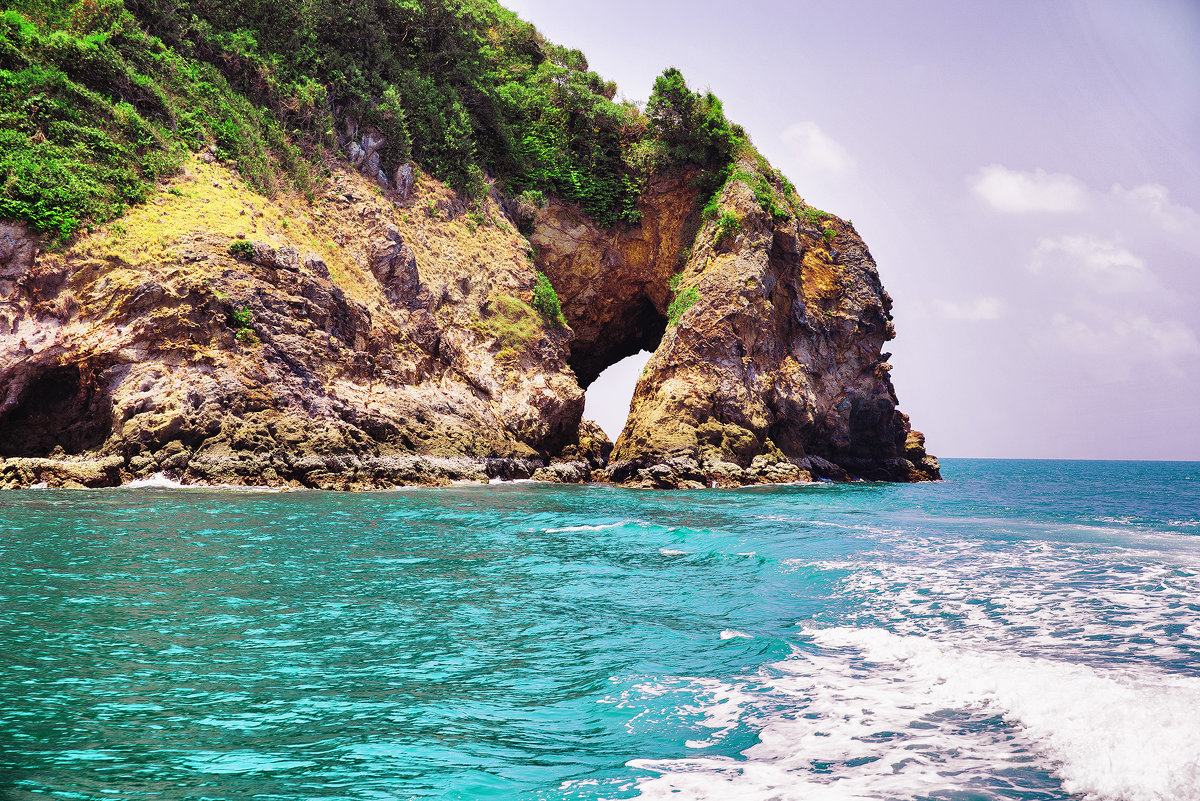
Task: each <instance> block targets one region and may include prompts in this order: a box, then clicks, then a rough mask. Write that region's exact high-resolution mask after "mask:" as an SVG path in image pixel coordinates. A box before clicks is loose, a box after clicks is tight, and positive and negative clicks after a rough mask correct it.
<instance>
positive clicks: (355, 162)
mask: <svg viewBox="0 0 1200 801" xmlns="http://www.w3.org/2000/svg"><path fill="white" fill-rule="evenodd" d="M346 158H348V159H349V160H350V164H351V165H352V166H353V167H355V168H356V169H357V168H359V167H362V165H363V162H364V161H366V159H367V151H365V150H363V148H362V145H360V144H359V143H358V142H351V143H350V149H349V150H348V151H347V152H346Z"/></svg>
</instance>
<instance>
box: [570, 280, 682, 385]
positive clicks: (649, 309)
mask: <svg viewBox="0 0 1200 801" xmlns="http://www.w3.org/2000/svg"><path fill="white" fill-rule="evenodd" d="M568 316H569V315H568ZM666 330H667V318H666V317H665V316H664V315H663V314H661V313H660V312H659V311H658V309H657V308H655V306H654V303H653V302H651V300H650V298H648V297H646V296H645V295H640V296H639V297H637V298H636V299H635V300H634V301H633V302H632V303H630V304H629V305H628V306H626V307H625V308H623V309H621V310H620V311H619V312H618V313H617V315H616V316H615V317H614V319H613V320H612V321H611V322H610V323H609V324H608V325H606V326H605V327H604V328H603V330H602V331H601V332H600V333H599V335H597V336H595V337H593V338H592V339H591V340H587V339H576V340H575V341H574V342H572V343H571V358H570V359H569V360H568V363H569V364H570V365H571V369H572V370H574V371H575V377H576V378H577V379H578V380H579V386H581V387H583V388H584V389H585V390H586V389H587V388H588V387H590V386H591V385H592V382H594V381H595V380H596V378H597V377H599V375H600V374H601V373H602V372H604V371H605V370H607V369H608V368H609V367H611V366H613V365H614V364H616V363H617V362H619V361H621V360H622V359H625V358H627V357H629V356H633V355H634V354H637V353H640V352H641V351H644V350H647V351H650V352H651V353H653V352H654V351H655V350H656V349H657V348H658V345H659V343H660V342H662V338H663V334H664V333H666Z"/></svg>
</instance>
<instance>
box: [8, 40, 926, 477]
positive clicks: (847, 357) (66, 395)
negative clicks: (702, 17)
mask: <svg viewBox="0 0 1200 801" xmlns="http://www.w3.org/2000/svg"><path fill="white" fill-rule="evenodd" d="M504 19H505V20H508V18H504ZM508 21H509V22H511V20H508ZM10 22H11V21H10ZM521 24H522V25H524V23H521ZM528 27H529V28H530V29H532V26H528ZM522 30H524V29H522ZM10 34H11V31H10ZM114 37H115V34H114ZM11 38H12V37H11V36H10V39H11ZM536 44H537V52H536V53H535V55H533V56H531V57H530V58H531V59H532V61H533V62H535V66H539V65H542V64H545V63H549V64H550V65H551V66H553V67H554V69H555V70H557V71H560V72H561V71H566V72H569V73H571V74H572V75H582V76H585V77H586V76H591V75H593V74H591V73H587V72H586V62H584V63H583V64H582V65H580V64H570V63H567V64H566V65H565V66H564V65H563V64H560V63H559V62H564V61H565V62H569V61H570V59H569V58H564V57H563V56H562V53H561V52H560V51H561V50H562V49H561V48H558V49H557V50H556V49H554V46H552V45H549V44H548V43H544V42H542V40H540V37H539V38H538V39H537V40H536ZM120 46H122V45H120V43H119V42H118V43H117V44H114V45H113V47H116V48H118V49H119V47H120ZM123 46H125V47H133V45H129V44H128V43H125V44H124V45H123ZM26 50H27V51H28V52H29V53H32V54H33V55H32V56H29V57H27V61H30V62H32V61H34V60H36V58H37V57H41V58H43V59H48V58H50V56H47V55H46V52H45V51H44V49H43V50H39V49H38V48H37V47H35V46H32V45H29V46H27V48H26ZM567 52H574V51H567ZM23 57H24V56H23ZM7 58H9V60H10V61H11V60H13V59H14V58H15V57H13V56H11V54H10V55H9V56H7ZM539 59H540V60H539ZM555 59H557V61H555ZM3 66H5V67H9V68H12V67H16V66H19V65H16V64H8V63H4V64H3ZM225 68H227V70H231V71H233V72H235V73H236V71H237V70H238V69H245V65H244V64H243V65H241V66H237V65H232V66H231V65H230V64H226V65H225ZM539 68H540V66H539ZM61 69H63V70H65V71H66V73H67V74H70V69H69V65H62V66H61ZM7 74H10V75H14V74H18V73H17V72H16V71H15V70H14V69H9V70H8V73H7ZM20 74H24V73H20ZM72 77H76V76H72ZM84 77H86V76H80V80H83V78H84ZM231 77H236V76H231ZM588 80H590V78H589V79H588ZM591 83H592V84H595V83H596V81H591ZM230 85H233V86H237V85H239V84H237V83H236V82H234V81H230ZM589 85H591V84H589ZM110 88H111V87H110ZM593 89H594V90H595V91H594V92H593V95H592V99H593V100H594V101H595V102H596V103H597V104H600V103H608V104H610V105H613V106H616V105H617V104H614V103H612V100H611V98H612V91H614V90H613V89H610V88H609V87H607V86H605V85H603V84H602V83H600V84H598V85H596V86H594V87H593ZM230 91H232V90H230ZM589 91H591V90H589ZM246 94H252V93H250V92H248V91H247V92H246ZM322 97H323V98H324V100H323V105H321V108H320V113H321V114H323V115H324V117H323V119H325V118H327V120H328V123H329V130H328V131H326V132H325V134H324V136H325V137H326V139H327V140H328V141H327V142H326V146H324V147H323V148H322V147H316V146H311V145H312V143H311V142H310V143H309V144H310V147H309V148H308V149H307V150H306V153H307V158H308V161H307V162H306V163H307V164H308V165H309V167H308V168H306V169H307V173H306V174H305V176H304V179H303V180H302V181H296V180H293V181H290V182H289V181H287V180H284V179H283V178H286V176H283V178H281V179H280V180H277V181H273V182H270V186H269V187H268V188H267V189H264V186H263V180H262V175H260V174H259V172H261V170H262V169H271V167H270V163H269V158H268V163H267V166H266V167H263V166H262V165H261V164H259V163H258V162H253V163H251V159H249V158H248V157H247V156H246V155H245V154H243V155H242V157H241V158H238V157H237V156H236V155H234V154H233V153H231V152H230V148H229V147H228V146H226V147H222V146H220V145H219V144H218V143H217V140H218V139H219V138H220V136H221V135H222V134H221V132H220V131H219V130H218V131H217V132H216V133H215V134H214V133H213V132H212V131H211V130H207V129H203V128H198V129H197V130H196V131H194V132H193V133H191V134H189V136H190V138H189V139H188V141H187V149H186V150H182V149H179V148H176V149H175V150H173V151H171V152H173V153H176V155H177V158H176V160H175V161H173V162H172V163H171V165H170V168H169V169H163V170H161V171H160V173H159V174H156V175H148V174H146V173H143V174H141V176H140V178H141V180H143V181H144V182H145V192H144V197H141V198H140V199H138V201H137V202H131V203H128V204H125V205H121V206H120V207H119V211H120V213H116V214H107V215H102V214H98V213H92V215H91V217H88V216H87V215H86V214H84V215H82V216H78V217H76V218H71V220H69V221H68V222H67V223H62V224H58V227H57V228H55V227H54V226H53V225H49V224H47V223H46V219H45V218H43V217H38V216H37V214H35V213H34V212H33V211H29V209H33V208H35V206H33V205H29V206H20V205H19V204H18V203H17V201H15V200H12V198H13V197H18V196H19V193H16V192H15V190H12V189H11V180H10V184H9V195H8V199H9V200H8V203H7V205H5V206H0V209H3V210H4V212H5V213H4V215H3V216H5V217H7V218H8V219H7V220H0V486H3V487H24V486H33V485H42V484H44V485H47V486H67V487H70V486H85V487H105V486H116V485H120V484H123V483H128V482H130V481H133V480H138V479H145V478H147V477H150V476H153V475H157V474H165V475H169V476H171V477H173V478H175V479H177V480H179V481H182V482H184V483H196V484H214V485H219V484H230V485H254V486H260V485H266V486H291V487H312V488H323V489H342V490H352V489H374V488H385V487H392V486H397V485H405V484H431V485H442V484H447V483H451V482H455V481H486V480H491V479H496V478H501V479H526V478H533V479H536V480H544V481H554V482H565V483H578V482H585V481H606V482H612V483H618V484H625V485H632V486H643V487H659V488H673V487H689V488H699V487H712V486H720V487H731V486H741V485H746V484H759V483H781V482H794V481H808V480H816V479H830V480H837V481H844V480H851V479H866V480H883V481H922V480H935V479H937V478H938V477H939V474H938V464H937V461H936V459H934V458H933V457H931V456H929V455H928V454H926V453H925V450H924V438H923V437H922V436H921V435H920V434H919V433H918V432H915V431H913V430H912V429H911V427H910V425H909V421H908V418H907V417H906V416H905V415H904V414H903V413H901V412H900V411H899V410H898V408H897V407H898V400H897V397H896V393H895V390H894V388H893V385H892V382H891V378H890V375H889V370H890V365H889V364H888V362H887V359H888V357H889V354H888V353H886V352H884V351H883V347H884V345H885V343H886V342H888V341H889V340H890V339H892V338H893V337H894V334H895V330H894V327H893V324H892V318H891V299H890V298H889V297H888V295H887V293H886V291H885V290H884V288H883V285H882V283H881V281H880V278H879V273H878V270H877V268H876V265H875V262H874V260H873V259H872V257H871V254H870V251H869V250H868V248H867V246H866V244H865V243H864V242H863V240H862V239H861V238H860V237H859V235H858V233H857V232H856V230H855V229H854V226H853V225H852V224H851V223H850V222H849V221H847V220H843V219H840V218H839V217H837V216H835V215H833V214H829V213H826V212H824V211H821V210H818V209H815V208H813V207H811V206H810V205H808V204H806V203H805V202H804V201H803V199H801V198H800V196H799V194H798V193H797V192H796V189H795V187H793V186H792V185H791V184H790V183H789V182H788V181H787V179H786V178H785V177H784V176H782V175H781V174H780V173H779V172H778V171H776V170H774V169H772V168H771V166H770V165H769V164H768V163H767V161H766V160H765V159H764V158H763V157H762V156H761V155H760V154H759V153H758V152H757V151H756V150H755V149H754V148H753V146H752V145H751V144H750V143H749V139H748V137H747V136H745V134H744V132H742V131H740V129H738V128H737V127H736V126H730V125H729V124H728V123H726V121H725V120H724V117H723V116H720V106H719V102H718V101H716V100H715V98H712V96H711V95H709V96H708V97H707V98H705V97H703V96H702V95H700V94H698V93H692V92H690V90H688V89H687V88H686V85H685V84H683V81H682V77H681V76H678V73H676V72H674V71H672V70H668V71H667V73H664V77H663V78H660V85H656V94H655V95H654V96H653V97H652V99H651V103H650V106H649V107H648V108H647V110H646V113H645V115H642V112H641V111H640V110H638V109H637V108H636V107H631V105H629V104H626V105H624V106H622V108H624V109H625V111H624V112H622V113H625V114H626V115H627V116H628V117H629V120H632V122H629V120H626V123H627V124H633V125H641V126H642V133H641V134H639V136H641V137H642V139H641V140H639V141H638V142H634V144H633V145H629V144H628V143H621V142H618V144H617V145H615V147H617V150H618V151H620V153H624V154H625V156H623V158H625V161H624V162H623V164H624V165H625V166H624V167H623V168H622V169H624V170H625V172H624V174H623V175H622V181H624V183H623V184H621V185H620V186H619V187H618V189H614V190H612V191H611V192H609V189H605V190H604V191H605V192H609V194H604V193H602V192H600V190H595V192H593V194H591V195H588V194H586V193H584V192H583V191H582V190H579V191H576V190H577V189H578V187H579V185H580V184H579V179H578V174H576V178H575V179H572V180H575V183H574V184H572V183H570V180H568V179H562V178H561V177H555V175H554V174H550V173H545V172H543V173H538V175H541V176H542V180H541V183H540V186H537V187H535V188H530V187H531V186H532V184H534V183H537V182H535V181H533V179H531V178H529V177H528V176H529V174H530V173H529V171H528V170H527V171H526V173H514V172H513V168H511V167H510V168H509V171H508V173H507V174H506V172H505V170H504V169H501V168H500V167H498V166H496V165H492V164H487V163H486V162H485V163H484V167H483V168H480V167H478V166H475V165H472V166H471V168H470V169H468V170H466V172H465V173H462V175H465V177H464V178H463V179H462V180H457V181H456V180H454V173H453V171H451V170H448V169H446V168H440V169H439V168H438V166H437V163H436V154H433V153H432V151H431V155H430V156H429V158H427V159H426V160H425V161H422V158H421V155H422V154H421V147H420V142H419V141H418V134H417V132H414V133H413V134H412V135H407V136H408V138H407V139H406V140H405V141H404V142H403V146H399V145H397V143H396V141H395V140H396V139H397V138H398V135H397V133H396V130H395V125H391V127H389V125H388V124H385V123H386V119H384V118H381V117H380V115H379V113H378V109H372V108H369V107H364V106H363V105H362V104H361V103H353V102H338V101H337V100H336V99H334V95H333V91H332V90H329V94H322ZM169 99H170V98H166V99H164V100H163V103H164V109H165V110H160V111H159V112H157V113H159V116H160V117H161V116H163V115H166V117H170V116H171V114H175V115H176V117H178V116H180V114H181V112H180V113H176V112H175V111H173V110H172V106H171V105H170V102H168V100H169ZM386 102H390V101H386V99H385V101H383V105H386ZM656 104H657V105H656ZM705 104H707V105H705ZM668 106H669V107H670V108H667V107H668ZM701 107H702V111H703V114H702V115H701V116H702V117H703V116H704V115H707V116H706V117H704V119H706V120H707V121H708V122H707V123H705V124H706V125H707V126H708V127H707V128H705V130H709V129H711V128H712V124H713V120H717V119H718V117H719V120H718V121H719V122H720V124H721V125H722V126H724V128H722V129H721V131H723V133H721V134H720V136H719V137H717V138H716V139H713V138H712V137H711V136H710V137H709V139H708V140H704V141H703V142H701V144H704V145H705V147H707V148H708V149H707V150H706V149H704V148H700V149H696V148H695V147H692V149H691V150H688V149H686V148H684V149H682V150H681V147H682V145H680V142H679V141H677V140H678V139H679V137H680V136H681V134H680V133H679V130H678V126H679V125H684V127H685V129H686V130H685V133H687V131H691V129H690V128H687V125H688V123H686V120H685V122H684V123H680V122H679V121H678V120H675V122H674V123H671V124H674V125H676V126H677V129H675V130H674V133H672V129H671V128H670V125H668V123H667V122H664V120H667V121H669V120H670V119H671V114H670V113H667V112H669V111H671V109H674V112H675V116H676V117H679V116H681V114H680V113H678V112H679V111H680V109H684V110H685V111H686V110H687V109H689V108H690V109H692V110H693V111H694V110H695V109H696V108H701ZM664 108H666V111H664ZM135 109H136V107H135ZM97 113H98V112H97ZM122 113H126V112H124V111H123V110H122ZM138 113H142V112H138ZM145 114H146V115H147V116H148V117H150V116H153V115H152V113H151V112H145ZM638 115H642V117H643V118H642V119H641V120H640V121H639V119H638ZM656 115H657V116H656ZM385 116H386V115H385ZM682 116H684V117H686V114H684V115H682ZM169 121H170V120H168V122H169ZM35 122H36V120H35ZM176 122H178V120H176ZM156 124H159V125H163V124H164V123H163V121H162V119H159V120H158V122H157V123H156ZM623 124H624V123H623ZM101 127H102V126H101ZM693 127H695V126H693ZM37 130H38V131H43V130H51V131H52V130H57V129H53V128H52V126H48V125H42V126H41V127H39V128H38V129H37ZM164 130H166V129H165V128H164ZM10 133H11V132H10ZM694 133H695V132H694V131H692V133H688V134H687V135H688V136H692V137H693V139H695V136H694V135H693V134H694ZM38 135H39V134H38V133H37V132H34V133H30V134H28V135H27V140H28V143H30V144H29V145H28V146H29V147H30V148H32V150H30V153H34V154H35V155H36V153H37V152H41V151H39V150H37V148H40V147H42V146H43V144H44V142H45V136H46V134H44V133H43V134H41V136H42V141H41V142H36V141H34V140H36V139H37V137H38ZM164 136H166V134H164ZM672 137H675V139H672ZM685 138H686V137H685ZM688 141H691V140H688ZM714 141H716V142H717V143H718V144H719V145H720V147H717V148H716V149H715V150H714V147H715V146H714V145H713V142H714ZM646 143H650V145H653V146H654V147H657V148H658V150H657V151H654V152H653V153H651V156H650V157H646V156H645V154H644V153H643V152H642V151H644V150H645V149H646V146H647V145H646ZM693 144H694V142H693ZM164 147H166V145H164ZM639 147H641V148H642V151H639V150H637V148H639ZM718 151H719V152H718ZM516 152H517V153H518V154H519V153H521V152H523V151H521V150H520V148H517V151H516ZM263 153H265V154H266V156H265V157H269V156H270V153H271V151H270V150H269V148H268V149H264V150H263ZM629 153H637V154H640V155H639V156H638V158H639V159H640V160H639V161H637V162H636V164H635V163H634V159H633V157H631V156H629ZM655 153H656V154H657V155H655ZM714 154H715V155H714ZM17 155H18V156H19V155H20V153H18V154H17ZM31 158H32V156H31ZM97 158H99V156H97ZM514 158H515V157H514ZM527 159H528V160H535V156H532V155H531V156H527ZM431 162H432V163H431ZM530 163H533V161H531V162H530ZM593 166H594V168H595V169H596V170H597V171H600V170H603V169H606V168H605V166H604V165H603V164H600V165H593ZM256 170H258V171H259V172H255V171H256ZM280 170H281V171H282V170H283V168H282V167H280ZM288 170H291V171H292V172H294V171H295V168H294V165H293V166H291V167H288ZM10 172H11V171H10ZM280 174H281V175H283V173H282V172H281V173H280ZM522 176H524V177H522ZM605 186H607V185H605ZM572 187H575V188H574V189H573V188H572ZM610 188H611V187H610ZM518 189H520V190H521V191H517V190H518ZM618 190H619V191H618ZM612 192H617V193H618V194H612ZM597 193H599V194H597ZM621 193H623V194H621ZM27 194H28V193H27ZM34 194H36V193H34ZM45 194H46V196H47V197H51V194H50V193H49V190H46V193H45ZM618 195H619V196H618ZM597 198H599V200H598V199H597ZM613 198H616V200H613ZM43 207H44V204H43V206H41V207H36V208H43ZM14 210H15V211H14ZM56 219H58V218H56ZM60 222H61V220H60ZM641 350H649V351H652V352H653V356H652V358H651V359H650V361H649V364H648V365H647V367H646V369H645V371H644V372H643V374H642V376H641V378H640V380H639V381H638V383H637V388H636V391H635V394H634V398H633V403H632V406H631V412H630V415H629V419H628V421H627V423H626V425H625V429H624V431H623V432H622V434H621V435H620V437H619V438H618V440H617V442H616V443H615V444H614V443H611V442H610V441H609V440H608V438H607V437H606V436H605V434H604V432H603V431H601V430H600V429H599V427H598V426H596V425H595V424H593V423H590V422H588V421H585V420H583V419H582V414H583V408H584V392H585V391H586V389H587V387H588V386H589V385H590V384H591V383H592V382H593V381H594V380H595V379H596V377H597V376H598V375H599V374H600V373H601V372H602V371H603V370H604V369H605V368H606V367H608V366H609V365H611V364H614V363H615V362H617V361H619V360H620V359H622V358H624V357H626V356H629V355H631V354H634V353H637V352H639V351H641Z"/></svg>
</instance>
